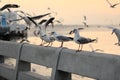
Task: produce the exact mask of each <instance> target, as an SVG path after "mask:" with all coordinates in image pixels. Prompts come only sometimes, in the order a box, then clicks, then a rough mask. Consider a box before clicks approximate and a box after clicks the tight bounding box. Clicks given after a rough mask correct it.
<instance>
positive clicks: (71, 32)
mask: <svg viewBox="0 0 120 80" xmlns="http://www.w3.org/2000/svg"><path fill="white" fill-rule="evenodd" d="M83 29H84V28H78V29H73V30H71V31H70V32H69V34H73V33H76V32H77V31H78V30H83Z"/></svg>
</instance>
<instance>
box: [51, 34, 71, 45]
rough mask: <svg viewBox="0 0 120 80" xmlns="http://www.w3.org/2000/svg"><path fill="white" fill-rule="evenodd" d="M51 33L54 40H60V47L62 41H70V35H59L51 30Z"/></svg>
mask: <svg viewBox="0 0 120 80" xmlns="http://www.w3.org/2000/svg"><path fill="white" fill-rule="evenodd" d="M51 35H53V37H54V38H55V40H57V41H59V42H61V46H60V47H63V43H64V42H68V41H72V40H73V38H72V37H67V36H63V35H59V34H57V33H56V32H51Z"/></svg>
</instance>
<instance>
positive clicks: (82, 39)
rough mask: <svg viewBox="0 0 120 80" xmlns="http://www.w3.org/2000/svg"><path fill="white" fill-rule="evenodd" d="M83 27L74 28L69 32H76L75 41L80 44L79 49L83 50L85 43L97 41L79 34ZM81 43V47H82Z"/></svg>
mask: <svg viewBox="0 0 120 80" xmlns="http://www.w3.org/2000/svg"><path fill="white" fill-rule="evenodd" d="M82 29H83V28H78V29H74V30H72V31H70V33H69V34H72V33H74V34H75V35H74V41H75V43H77V44H79V47H78V50H77V51H82V48H83V44H87V43H91V42H94V41H97V40H96V39H90V38H85V37H82V36H80V35H79V30H82ZM80 45H81V49H80Z"/></svg>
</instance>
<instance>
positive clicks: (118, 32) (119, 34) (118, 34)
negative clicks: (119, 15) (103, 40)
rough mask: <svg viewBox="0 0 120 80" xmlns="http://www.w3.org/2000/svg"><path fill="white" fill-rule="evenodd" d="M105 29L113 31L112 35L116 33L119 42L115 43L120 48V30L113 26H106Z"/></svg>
mask: <svg viewBox="0 0 120 80" xmlns="http://www.w3.org/2000/svg"><path fill="white" fill-rule="evenodd" d="M105 28H108V29H112V33H111V34H113V33H115V35H116V37H117V39H118V42H117V43H115V45H118V46H120V29H118V28H115V27H112V26H106V27H105Z"/></svg>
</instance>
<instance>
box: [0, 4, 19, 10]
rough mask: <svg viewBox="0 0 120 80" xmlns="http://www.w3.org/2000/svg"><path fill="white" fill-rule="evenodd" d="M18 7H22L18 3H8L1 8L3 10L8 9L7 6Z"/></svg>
mask: <svg viewBox="0 0 120 80" xmlns="http://www.w3.org/2000/svg"><path fill="white" fill-rule="evenodd" d="M18 7H20V6H19V5H17V4H6V5H4V6H3V7H2V8H1V9H0V10H1V11H3V10H5V9H7V8H18Z"/></svg>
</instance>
